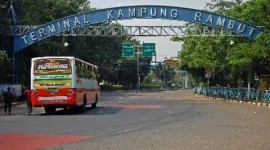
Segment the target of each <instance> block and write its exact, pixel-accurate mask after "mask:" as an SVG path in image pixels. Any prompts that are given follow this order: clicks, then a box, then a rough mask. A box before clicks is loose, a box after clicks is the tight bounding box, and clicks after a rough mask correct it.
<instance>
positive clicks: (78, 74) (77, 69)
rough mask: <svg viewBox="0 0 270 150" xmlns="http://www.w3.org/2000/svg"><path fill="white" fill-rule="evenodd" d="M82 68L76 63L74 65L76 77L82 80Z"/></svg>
mask: <svg viewBox="0 0 270 150" xmlns="http://www.w3.org/2000/svg"><path fill="white" fill-rule="evenodd" d="M82 67H83V66H82V65H81V64H80V63H77V64H76V73H77V76H78V77H79V78H83V72H82V69H83V68H82Z"/></svg>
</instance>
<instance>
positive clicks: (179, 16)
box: [14, 5, 263, 52]
mask: <svg viewBox="0 0 270 150" xmlns="http://www.w3.org/2000/svg"><path fill="white" fill-rule="evenodd" d="M128 19H167V20H178V21H187V22H197V23H201V24H204V25H207V26H212V27H217V28H222V29H224V30H229V31H232V32H234V33H237V34H239V35H242V36H245V37H247V38H250V39H255V38H256V37H257V35H258V34H260V33H261V32H263V30H262V29H261V28H259V27H256V26H255V25H251V24H249V23H246V22H243V21H240V20H237V19H234V18H230V17H226V16H223V15H219V14H215V13H212V12H207V11H203V10H197V9H190V8H183V7H174V6H158V5H138V6H123V7H114V8H107V9H100V10H96V11H90V12H86V13H80V14H76V15H72V16H68V17H65V18H61V19H58V20H55V21H52V22H49V23H46V24H44V25H41V26H39V27H38V28H36V29H33V30H31V31H29V32H26V33H24V34H22V35H20V36H16V37H15V42H14V51H15V52H16V51H19V50H21V49H23V48H25V47H27V46H29V45H31V44H33V43H36V42H38V41H40V40H42V39H45V38H47V37H50V36H53V35H56V34H59V33H61V32H64V31H66V30H70V29H74V28H79V27H83V26H87V25H91V24H97V23H102V22H109V21H114V20H128Z"/></svg>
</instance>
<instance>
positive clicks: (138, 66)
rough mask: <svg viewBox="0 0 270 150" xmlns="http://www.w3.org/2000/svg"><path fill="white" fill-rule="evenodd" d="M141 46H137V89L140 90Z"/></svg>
mask: <svg viewBox="0 0 270 150" xmlns="http://www.w3.org/2000/svg"><path fill="white" fill-rule="evenodd" d="M139 52H140V47H139V46H137V52H136V57H137V90H138V91H140V53H139Z"/></svg>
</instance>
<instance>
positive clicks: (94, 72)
mask: <svg viewBox="0 0 270 150" xmlns="http://www.w3.org/2000/svg"><path fill="white" fill-rule="evenodd" d="M96 73H97V71H96V68H93V71H92V75H93V80H96Z"/></svg>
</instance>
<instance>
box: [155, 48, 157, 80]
mask: <svg viewBox="0 0 270 150" xmlns="http://www.w3.org/2000/svg"><path fill="white" fill-rule="evenodd" d="M155 84H157V51H156V50H155Z"/></svg>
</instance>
